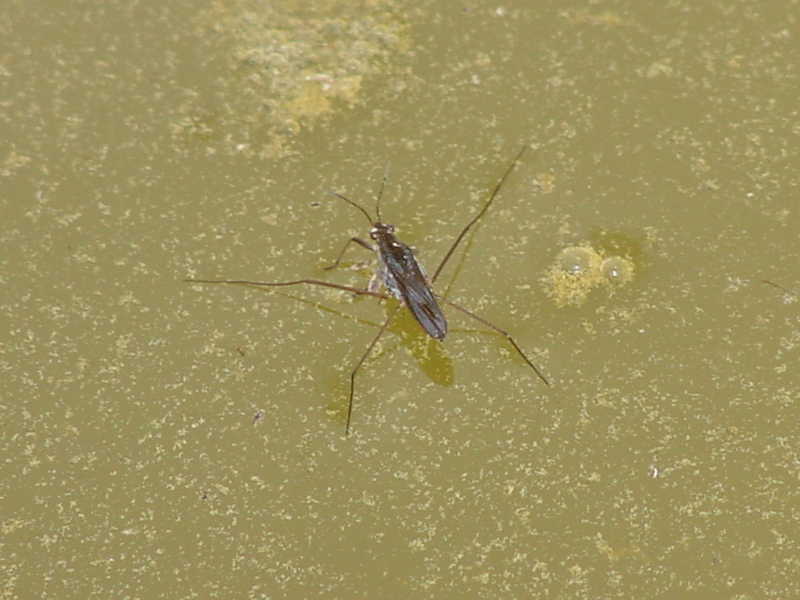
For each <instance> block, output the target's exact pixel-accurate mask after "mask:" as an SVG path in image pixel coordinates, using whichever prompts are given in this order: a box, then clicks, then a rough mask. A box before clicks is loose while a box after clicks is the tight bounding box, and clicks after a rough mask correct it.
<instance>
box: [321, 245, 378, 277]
mask: <svg viewBox="0 0 800 600" xmlns="http://www.w3.org/2000/svg"><path fill="white" fill-rule="evenodd" d="M353 242H355V243H356V244H358V245H359V246H363V247H364V248H366V249H367V250H370V251H371V252H375V248H373V247H372V245H371V244H368V243H367V242H365V241H364V240H362V239H361V238H355V237H354V238H350V239H349V240H347V243H346V244H345V245H344V248H342V251H341V252H339V256H337V257H336V261H335V262H334V263H333V264H332V265H331V266H329V267H324V268H323V269H322V270H323V271H330V270H331V269H335V268H336V267H338V266H339V263H340V262H342V257H343V256H344V253H345V251H346V250H347V249H348V248H349V247H350V244H352V243H353Z"/></svg>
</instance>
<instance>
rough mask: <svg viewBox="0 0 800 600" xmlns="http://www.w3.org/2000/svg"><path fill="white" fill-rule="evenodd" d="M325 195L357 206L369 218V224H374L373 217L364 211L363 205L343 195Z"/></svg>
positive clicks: (334, 193) (331, 193)
mask: <svg viewBox="0 0 800 600" xmlns="http://www.w3.org/2000/svg"><path fill="white" fill-rule="evenodd" d="M325 193H326V194H328V195H330V196H336V197H337V198H341V199H342V200H344V201H345V202H347V203H348V204H352V205H353V206H355V207H356V208H357V209H358V210H360V211H361V212H362V213H364V216H365V217H367V221H368V222H369V224H370V225H372V223H373V220H372V217H370V216H369V213H368V212H367V211H366V210H364V208H363V207H362V206H361V205H359V204H356V203H355V202H353V201H352V200H350V198H347V197H345V196H342V195H341V194H337V193H336V192H325Z"/></svg>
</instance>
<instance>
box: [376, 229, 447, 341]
mask: <svg viewBox="0 0 800 600" xmlns="http://www.w3.org/2000/svg"><path fill="white" fill-rule="evenodd" d="M380 259H381V263H382V267H383V274H384V284H385V285H386V287H387V288H388V289H389V290H390V291H391V292H392V293H394V294H395V295H397V296H399V298H400V300H402V301H403V303H404V304H405V305H406V306H407V307H408V309H409V310H410V311H411V314H412V315H414V318H415V319H416V320H417V322H418V323H419V324H420V326H421V327H422V329H424V330H425V333H427V334H428V335H429V336H431V337H432V338H435V339H437V340H443V339H444V336H445V335H446V334H447V321H446V320H445V318H444V314H443V313H442V309H441V308H439V303H438V302H437V301H436V296H434V295H433V292H432V291H431V288H430V286H429V285H428V282H427V280H426V279H425V274H424V273H423V272H422V268H421V267H420V266H419V263H417V259H416V258H414V254H413V253H412V252H411V248H409V247H408V246H406V245H405V244H404V243H402V242H401V241H399V240H397V239H396V238H395V239H394V240H392V243H391V244H387V245H381V247H380Z"/></svg>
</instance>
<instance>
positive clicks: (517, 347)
mask: <svg viewBox="0 0 800 600" xmlns="http://www.w3.org/2000/svg"><path fill="white" fill-rule="evenodd" d="M439 300H441V301H442V302H444V303H445V304H448V305H450V306H452V307H453V308H455V309H456V310H457V311H459V312H462V313H464V314H465V315H467V316H468V317H472V318H473V319H475V320H476V321H478V322H479V323H483V324H484V325H486V326H487V327H489V328H491V329H494V330H495V331H496V332H497V333H499V334H500V335H502V336H504V337H505V338H506V339H507V340H508V341H509V342H511V345H512V346H514V350H516V351H517V354H519V355H520V356H521V357H522V358H523V359H524V360H525V362H526V363H528V366H529V367H530V368H531V369H533V371H534V372H535V373H536V374H537V375H538V376H539V379H541V380H542V381H544V382H545V384H546V385H547V386H549V385H550V382H549V381H547V379H546V378H545V376H544V375H542V373H541V372H540V371H539V369H537V368H536V365H534V364H533V362H531V360H530V359H529V358H528V357H527V356H525V353H524V352H523V351H522V348H520V347H519V345H518V344H517V342H516V341H514V338H512V337H511V334H509V333H508V332H507V331H503V330H502V329H500V328H499V327H498V326H497V325H494V324H492V323H490V322H489V321H487V320H486V319H484V318H482V317H479V316H478V315H476V314H475V313H473V312H470V311H468V310H467V309H466V308H464V307H463V306H459V305H458V304H456V303H455V302H451V301H450V300H448V299H447V298H441V297H439Z"/></svg>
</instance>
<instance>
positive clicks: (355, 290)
mask: <svg viewBox="0 0 800 600" xmlns="http://www.w3.org/2000/svg"><path fill="white" fill-rule="evenodd" d="M184 281H185V282H186V283H232V284H234V285H250V286H254V287H285V286H290V285H303V284H308V285H320V286H322V287H328V288H333V289H335V290H342V291H344V292H352V293H354V294H359V295H363V296H374V297H376V298H383V299H384V300H388V299H389V298H390V297H391V296H387V295H386V294H381V293H380V292H375V291H372V290H365V289H361V288H357V287H352V286H349V285H340V284H338V283H331V282H329V281H320V280H318V279H298V280H297V281H280V282H277V283H265V282H262V281H247V280H244V279H184Z"/></svg>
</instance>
